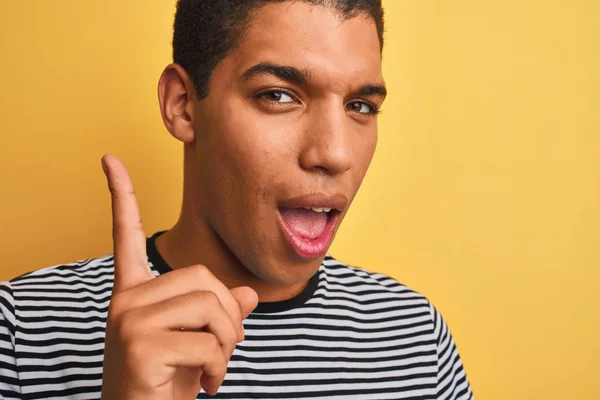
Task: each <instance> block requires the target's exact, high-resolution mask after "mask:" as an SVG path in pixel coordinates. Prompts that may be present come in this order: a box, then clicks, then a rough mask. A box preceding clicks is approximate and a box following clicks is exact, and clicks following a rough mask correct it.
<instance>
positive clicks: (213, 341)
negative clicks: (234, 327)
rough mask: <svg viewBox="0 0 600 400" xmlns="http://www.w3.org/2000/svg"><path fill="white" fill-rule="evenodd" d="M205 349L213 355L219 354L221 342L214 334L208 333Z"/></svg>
mask: <svg viewBox="0 0 600 400" xmlns="http://www.w3.org/2000/svg"><path fill="white" fill-rule="evenodd" d="M206 350H207V351H208V352H209V354H212V355H213V356H218V355H219V354H221V353H222V352H221V344H220V343H219V339H217V337H216V336H215V335H208V336H207V340H206Z"/></svg>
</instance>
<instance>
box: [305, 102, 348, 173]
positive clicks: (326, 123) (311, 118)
mask: <svg viewBox="0 0 600 400" xmlns="http://www.w3.org/2000/svg"><path fill="white" fill-rule="evenodd" d="M328 103H329V104H322V105H319V106H318V107H316V105H315V108H314V110H312V111H310V112H309V114H310V115H308V116H307V120H306V126H305V135H304V137H303V144H302V147H301V149H302V150H301V152H300V157H299V162H300V166H301V167H302V168H304V169H306V170H310V171H317V172H324V173H326V174H328V175H338V174H341V173H343V172H345V171H348V170H349V169H350V168H351V167H352V159H353V154H352V150H353V149H352V144H353V143H352V132H351V127H350V125H349V123H348V119H349V118H348V115H347V114H346V110H345V109H344V107H343V106H341V105H340V104H339V103H338V102H334V101H329V102H328Z"/></svg>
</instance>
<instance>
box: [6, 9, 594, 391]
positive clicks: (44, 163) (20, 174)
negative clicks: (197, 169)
mask: <svg viewBox="0 0 600 400" xmlns="http://www.w3.org/2000/svg"><path fill="white" fill-rule="evenodd" d="M384 4H385V6H386V10H387V46H386V49H385V53H384V68H385V71H384V73H385V77H386V80H387V83H388V86H389V91H390V96H389V99H388V101H387V103H386V105H385V106H384V112H383V115H382V116H381V119H380V121H381V129H380V142H379V147H378V150H377V154H376V157H375V160H374V162H373V165H372V167H371V170H370V172H369V174H368V175H367V179H366V181H365V183H364V186H363V188H362V191H361V192H360V193H359V196H358V197H357V199H356V201H355V204H354V206H353V210H352V212H351V214H350V215H349V217H348V219H347V220H346V222H345V225H344V226H343V228H342V230H341V232H340V234H339V235H338V238H337V240H336V243H335V244H334V246H333V249H332V251H331V252H332V254H333V255H334V256H337V257H338V258H341V259H343V260H345V261H348V262H351V263H353V264H357V265H361V266H364V267H367V268H369V269H372V270H376V271H382V272H385V273H388V274H390V275H392V276H394V277H396V278H397V279H399V280H400V281H402V282H403V283H405V284H408V285H409V286H411V287H413V288H415V289H417V290H419V291H421V292H423V293H425V294H426V295H427V296H428V297H429V298H430V299H431V300H432V301H433V302H434V304H436V305H437V307H438V308H439V309H440V310H441V311H442V313H443V314H444V316H445V317H446V319H447V320H448V321H449V324H450V326H451V328H452V330H453V333H454V336H455V339H456V341H457V343H458V345H459V349H460V351H461V354H462V357H463V360H464V363H465V365H466V368H467V372H468V374H469V378H470V380H471V382H472V385H473V387H474V390H475V394H476V395H477V397H478V399H480V400H483V399H486V400H505V399H544V400H545V399H573V400H583V399H589V400H592V399H600V379H599V378H598V377H597V373H598V370H599V364H600V363H599V362H598V359H599V357H600V351H599V350H600V346H599V344H598V343H599V337H600V317H599V315H600V312H599V310H598V308H599V306H600V301H599V300H600V299H599V293H600V289H599V287H600V273H599V272H598V268H599V267H600V246H599V243H600V117H599V115H600V95H599V93H600V80H599V78H598V75H599V71H600V56H599V54H600V50H599V45H598V41H599V39H600V23H599V21H600V2H598V1H596V0H588V1H586V0H572V1H569V2H564V1H543V0H539V1H522V0H520V1H517V0H510V1H507V0H503V1H491V0H488V1H482V0H470V1H467V0H454V1H450V0H443V1H442V0H437V1H432V0H430V1H423V0H387V1H385V3H384ZM173 11H174V7H173V1H152V2H149V1H147V0H136V1H133V0H127V1H123V0H110V1H103V2H96V1H95V2H91V1H75V0H70V1H67V0H56V1H42V0H37V1H34V0H28V1H20V0H1V1H0V40H1V44H0V79H1V86H0V94H1V97H0V122H1V124H2V126H1V131H0V132H1V133H0V135H1V141H0V160H1V169H0V171H1V172H0V178H1V189H0V190H1V207H0V227H1V228H2V229H1V230H0V243H1V245H0V250H1V252H0V254H1V257H2V263H3V265H2V267H1V270H0V279H7V278H9V277H13V276H15V275H17V274H20V273H23V272H26V271H29V270H32V269H37V268H40V267H44V266H48V265H52V264H57V263H63V262H68V261H72V260H75V259H80V258H88V257H93V256H99V255H103V254H106V253H109V252H110V251H111V240H110V236H111V235H110V224H111V220H110V203H109V196H108V192H107V189H106V183H105V180H104V177H103V175H102V172H101V169H100V161H99V159H100V156H101V155H102V154H104V153H107V152H110V153H114V154H116V155H118V156H119V157H120V158H121V159H122V160H123V161H124V162H125V163H126V165H127V167H128V168H129V171H130V173H131V175H132V178H133V180H134V183H135V184H136V188H137V193H138V199H139V202H140V206H141V210H142V215H143V217H144V219H145V224H146V227H147V230H148V233H152V232H154V231H156V230H159V229H166V228H168V227H170V225H171V224H172V223H173V222H174V221H175V219H176V217H177V214H178V211H179V202H180V194H181V183H182V182H181V147H180V145H179V144H178V143H177V142H176V141H175V140H174V139H172V138H171V137H170V136H169V135H168V133H167V132H166V130H165V129H164V128H163V126H162V122H161V120H160V116H159V111H158V106H157V100H156V83H157V80H158V77H159V75H160V73H161V71H162V68H163V67H164V66H165V65H166V64H167V63H168V62H169V61H170V39H171V24H172V17H173Z"/></svg>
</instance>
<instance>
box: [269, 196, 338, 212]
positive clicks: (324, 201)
mask: <svg viewBox="0 0 600 400" xmlns="http://www.w3.org/2000/svg"><path fill="white" fill-rule="evenodd" d="M348 202H349V201H348V198H347V197H346V196H344V195H343V194H341V193H334V194H326V193H309V194H304V195H302V196H297V197H291V198H289V199H286V200H283V201H281V202H280V203H279V206H280V207H284V208H301V207H312V208H317V207H319V208H331V209H334V208H335V209H337V210H338V211H346V208H347V207H348Z"/></svg>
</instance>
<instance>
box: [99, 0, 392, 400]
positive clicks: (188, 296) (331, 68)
mask: <svg viewBox="0 0 600 400" xmlns="http://www.w3.org/2000/svg"><path fill="white" fill-rule="evenodd" d="M292 16H293V17H292ZM253 22H254V23H253V24H251V27H250V28H249V30H248V31H247V32H246V34H245V35H244V36H243V37H242V38H241V40H240V41H239V43H238V46H237V47H236V48H235V49H233V50H232V51H231V52H230V54H229V55H228V56H227V57H226V59H224V60H223V61H222V62H221V63H220V64H219V65H218V66H217V67H216V69H215V71H214V73H213V75H212V78H211V81H210V94H209V95H208V97H207V98H205V99H203V100H199V99H197V98H196V96H195V91H194V88H193V85H192V83H191V81H190V79H189V77H188V75H187V74H186V72H185V71H184V70H183V69H182V68H181V67H180V66H178V65H169V66H167V68H166V69H165V71H164V73H163V75H162V76H161V79H160V83H159V100H160V105H161V112H162V115H163V119H164V122H165V125H166V126H167V128H168V130H169V131H170V132H171V134H172V135H173V136H174V137H176V138H177V139H179V140H181V141H182V142H183V143H184V149H185V150H184V151H185V157H184V159H185V179H184V182H185V183H184V200H183V207H182V212H181V216H180V219H179V220H178V222H177V223H176V224H175V226H174V227H173V228H172V229H171V230H169V231H168V232H167V233H165V234H164V235H162V236H161V237H159V239H158V240H157V247H158V249H159V251H160V252H161V254H162V255H163V257H164V258H165V259H166V261H167V262H168V263H169V264H170V265H171V266H172V267H173V268H174V271H173V272H170V273H168V274H163V275H160V276H159V277H155V276H154V274H153V273H152V271H151V270H150V268H149V266H148V264H147V258H146V246H145V244H146V242H145V238H146V233H145V232H144V230H143V227H142V222H141V216H140V213H139V208H138V206H137V202H136V199H135V195H134V190H133V185H132V183H131V180H130V178H129V176H128V174H127V171H126V169H125V167H124V166H123V164H122V163H121V162H120V161H119V160H118V159H117V158H115V157H114V156H110V155H107V156H105V157H103V159H102V166H103V170H104V172H105V174H106V176H107V179H108V186H109V189H110V192H111V198H112V210H113V243H114V258H115V260H114V262H115V280H114V286H113V293H112V297H111V302H110V306H109V310H108V316H107V324H106V338H105V349H104V364H103V365H104V368H103V377H102V381H103V383H102V399H104V400H106V399H111V400H116V399H128V400H131V399H192V398H195V397H196V395H197V394H198V392H199V390H200V388H203V389H204V390H205V391H206V392H207V393H208V394H210V395H214V394H216V393H217V391H218V388H219V387H220V385H221V384H222V382H223V379H224V377H225V374H226V372H227V364H228V362H229V359H230V357H231V354H232V352H233V350H234V349H235V346H236V344H237V343H238V342H240V341H242V340H243V339H244V328H243V320H244V319H245V318H246V317H247V316H248V315H249V314H250V312H251V311H252V310H253V309H254V308H255V307H256V305H257V303H258V301H259V299H260V301H278V300H284V299H288V298H290V297H293V296H295V295H296V294H298V293H299V292H300V291H301V290H302V289H303V288H304V287H305V285H306V282H307V280H308V279H310V277H311V276H313V274H314V273H315V272H316V270H317V269H318V267H319V265H320V263H321V261H322V259H321V258H317V259H310V260H307V259H301V258H299V257H298V256H296V255H295V254H294V253H293V252H292V249H291V248H290V247H289V245H288V244H287V243H286V242H285V239H284V237H283V234H282V232H281V230H280V228H279V225H278V223H277V219H276V210H277V206H278V204H280V202H281V201H282V200H285V199H286V198H289V197H295V196H299V195H304V194H306V193H318V192H321V193H327V194H334V193H337V194H342V195H343V196H345V197H346V198H347V199H348V200H349V201H351V200H352V199H353V198H354V196H355V194H356V192H357V190H358V188H359V186H360V184H361V182H362V179H363V177H364V175H365V173H366V171H367V168H368V165H369V163H370V161H371V158H372V156H373V152H374V150H375V144H376V138H377V124H376V118H375V115H374V114H373V113H372V112H371V113H369V112H368V113H364V111H369V110H370V111H373V110H371V109H370V108H369V107H368V106H367V104H373V108H378V107H379V106H380V105H381V102H382V101H383V95H382V94H381V93H380V94H374V93H373V92H374V91H373V88H374V87H378V88H379V89H378V90H375V92H377V91H379V92H382V86H383V79H382V77H381V63H380V54H379V42H378V39H377V34H376V30H375V26H374V23H373V22H372V21H371V20H370V19H368V18H366V17H364V16H359V17H356V18H353V19H350V20H347V21H345V22H342V23H341V22H340V21H339V20H338V18H337V17H336V15H335V14H334V13H333V12H331V10H329V9H327V8H324V7H320V6H317V7H310V6H308V5H306V4H304V3H298V2H289V3H280V4H271V5H268V6H266V7H264V8H262V9H261V11H260V12H259V13H257V14H256V15H255V16H253ZM264 63H270V64H269V65H270V66H269V68H266V69H265V68H264V66H265V64H264ZM282 64H283V65H286V66H288V67H287V70H286V71H287V72H288V73H287V74H286V79H284V78H282V77H281V76H279V75H281V73H280V74H279V75H278V74H273V73H272V72H273V71H274V69H273V65H282ZM256 65H262V67H261V68H259V69H261V70H262V73H259V74H249V73H248V72H247V71H248V70H249V69H252V68H253V67H254V66H256ZM289 67H293V68H296V69H297V70H298V71H304V75H305V76H304V78H305V79H304V82H300V80H298V79H297V78H298V74H297V73H296V75H295V78H294V74H291V75H290V74H289V72H290V69H289ZM253 70H254V71H256V68H254V69H253ZM265 70H267V72H265ZM275 70H277V71H279V72H281V69H275ZM365 87H367V88H368V90H366V92H368V93H360V92H361V90H362V92H365V90H364V89H365ZM274 88H277V91H279V92H281V91H285V93H287V94H283V95H282V94H277V93H275V94H274V93H269V94H267V95H265V94H264V93H265V92H266V91H271V92H272V91H273V90H275V89H274ZM361 88H362V89H361ZM290 100H291V101H290ZM367 102H368V103H367ZM342 216H343V215H342ZM149 349H150V350H149Z"/></svg>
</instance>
